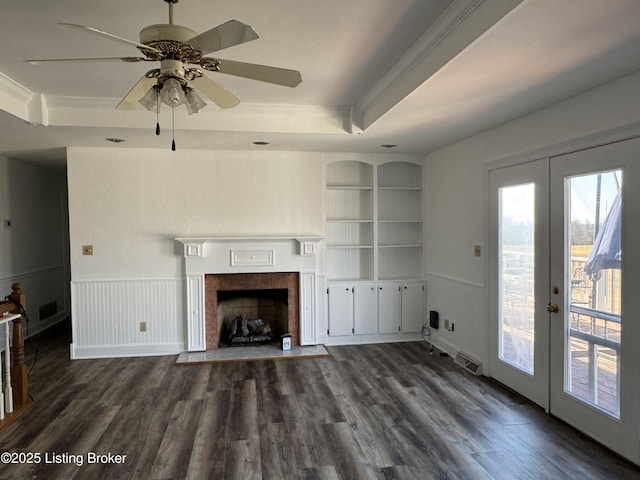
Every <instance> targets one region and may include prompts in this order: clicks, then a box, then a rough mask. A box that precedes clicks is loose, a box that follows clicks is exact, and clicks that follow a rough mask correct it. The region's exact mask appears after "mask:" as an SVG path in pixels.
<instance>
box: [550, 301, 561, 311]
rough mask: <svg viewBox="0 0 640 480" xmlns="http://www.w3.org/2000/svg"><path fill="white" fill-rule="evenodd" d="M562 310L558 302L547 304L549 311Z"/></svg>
mask: <svg viewBox="0 0 640 480" xmlns="http://www.w3.org/2000/svg"><path fill="white" fill-rule="evenodd" d="M559 311H560V308H559V307H558V304H557V303H554V304H553V305H552V304H549V305H547V312H549V313H558V312H559Z"/></svg>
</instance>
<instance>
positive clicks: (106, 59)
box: [25, 57, 147, 65]
mask: <svg viewBox="0 0 640 480" xmlns="http://www.w3.org/2000/svg"><path fill="white" fill-rule="evenodd" d="M146 60H147V59H146V58H143V57H100V58H41V59H33V60H25V63H30V64H32V65H38V64H39V63H55V62H77V63H82V62H127V63H134V62H143V61H146Z"/></svg>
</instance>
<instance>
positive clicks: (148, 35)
mask: <svg viewBox="0 0 640 480" xmlns="http://www.w3.org/2000/svg"><path fill="white" fill-rule="evenodd" d="M196 35H197V32H194V31H193V30H191V29H190V28H187V27H183V26H181V25H173V24H168V23H160V24H156V25H149V26H148V27H144V28H143V29H142V30H141V31H140V43H144V44H145V45H152V44H153V43H154V42H162V41H170V42H179V43H184V42H186V41H187V40H189V39H191V38H193V37H195V36H196Z"/></svg>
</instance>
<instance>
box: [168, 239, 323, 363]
mask: <svg viewBox="0 0 640 480" xmlns="http://www.w3.org/2000/svg"><path fill="white" fill-rule="evenodd" d="M322 238H323V237H320V236H315V235H288V236H282V235H279V236H233V237H231V236H229V237H214V236H211V237H178V238H176V239H175V240H176V241H177V242H179V243H180V244H182V246H183V251H182V256H183V258H184V273H185V280H186V301H185V305H186V322H187V339H188V340H187V342H188V344H187V349H188V351H190V352H195V351H204V350H206V349H207V347H206V320H205V319H206V302H205V288H204V286H205V275H209V274H220V273H264V272H298V273H299V274H300V306H299V315H300V344H301V345H315V344H316V343H317V342H316V318H317V308H318V305H317V300H316V299H317V298H319V296H318V292H317V291H316V290H317V288H318V285H320V284H321V282H319V281H318V279H317V276H318V272H319V268H318V262H319V259H318V255H317V253H318V252H317V245H318V242H320V241H321V240H322Z"/></svg>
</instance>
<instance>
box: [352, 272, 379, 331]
mask: <svg viewBox="0 0 640 480" xmlns="http://www.w3.org/2000/svg"><path fill="white" fill-rule="evenodd" d="M353 314H354V315H353V333H354V334H355V335H367V334H374V333H377V332H378V291H377V288H376V285H372V284H363V285H356V286H355V287H354V293H353Z"/></svg>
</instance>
